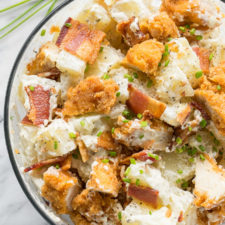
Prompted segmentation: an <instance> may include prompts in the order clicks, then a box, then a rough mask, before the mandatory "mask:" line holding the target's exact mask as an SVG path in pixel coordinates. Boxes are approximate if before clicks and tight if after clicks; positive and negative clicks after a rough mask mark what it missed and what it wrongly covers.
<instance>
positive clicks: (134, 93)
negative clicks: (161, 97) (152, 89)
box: [127, 84, 166, 119]
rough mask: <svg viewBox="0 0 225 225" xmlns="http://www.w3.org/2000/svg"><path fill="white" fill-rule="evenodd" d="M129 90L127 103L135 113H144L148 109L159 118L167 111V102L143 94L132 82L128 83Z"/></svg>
mask: <svg viewBox="0 0 225 225" xmlns="http://www.w3.org/2000/svg"><path fill="white" fill-rule="evenodd" d="M128 91H129V99H128V100H127V105H128V107H129V108H130V109H131V110H132V111H133V112H134V113H136V114H138V113H144V112H145V111H146V110H148V111H149V113H150V114H151V115H152V116H153V117H155V118H158V119H159V118H160V117H161V115H162V114H163V112H164V111H165V109H166V104H165V103H163V102H160V101H158V100H156V99H153V98H151V97H150V96H147V95H145V94H143V93H142V92H141V91H139V90H138V89H136V88H135V87H133V86H132V85H131V84H129V85H128Z"/></svg>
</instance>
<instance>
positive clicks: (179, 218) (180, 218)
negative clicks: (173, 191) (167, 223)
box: [178, 211, 184, 223]
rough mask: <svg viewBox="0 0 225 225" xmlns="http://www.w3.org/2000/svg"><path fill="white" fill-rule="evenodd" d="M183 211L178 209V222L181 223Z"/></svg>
mask: <svg viewBox="0 0 225 225" xmlns="http://www.w3.org/2000/svg"><path fill="white" fill-rule="evenodd" d="M183 214H184V213H183V211H180V215H179V217H178V222H179V223H181V222H182V221H183V220H184V215H183Z"/></svg>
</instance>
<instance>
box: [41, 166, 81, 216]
mask: <svg viewBox="0 0 225 225" xmlns="http://www.w3.org/2000/svg"><path fill="white" fill-rule="evenodd" d="M44 182H45V183H44V185H43V186H42V190H41V191H42V196H43V197H44V198H45V199H46V200H48V201H49V202H50V203H51V206H52V207H53V209H54V210H55V211H56V212H57V213H58V214H65V213H68V212H69V211H70V210H71V209H70V203H71V201H72V199H73V197H74V196H76V195H77V194H78V192H79V191H80V185H79V182H78V179H77V178H76V177H73V176H72V175H71V174H70V173H69V172H66V171H62V170H60V169H56V168H55V167H50V168H49V169H48V170H47V171H46V172H45V173H44Z"/></svg>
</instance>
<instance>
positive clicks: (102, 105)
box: [63, 77, 118, 116]
mask: <svg viewBox="0 0 225 225" xmlns="http://www.w3.org/2000/svg"><path fill="white" fill-rule="evenodd" d="M117 90H118V85H117V84H116V83H115V82H114V81H113V80H111V79H110V80H104V81H102V80H100V79H99V78H97V77H88V78H86V79H85V80H83V81H81V82H80V83H79V84H78V85H77V86H76V87H71V88H70V89H69V90H68V93H67V97H68V99H67V101H66V102H65V105H64V108H63V114H64V116H77V115H82V114H85V113H89V112H96V113H104V114H107V113H109V112H110V110H111V108H112V106H113V105H114V104H115V102H116V91H117Z"/></svg>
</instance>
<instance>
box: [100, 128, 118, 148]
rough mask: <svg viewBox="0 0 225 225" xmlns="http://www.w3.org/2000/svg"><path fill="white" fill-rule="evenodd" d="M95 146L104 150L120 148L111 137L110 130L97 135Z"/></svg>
mask: <svg viewBox="0 0 225 225" xmlns="http://www.w3.org/2000/svg"><path fill="white" fill-rule="evenodd" d="M97 146H98V147H100V148H104V149H106V150H118V149H119V148H120V146H119V145H118V144H117V143H116V142H115V140H114V139H113V138H112V134H111V132H103V133H102V134H101V136H100V137H98V143H97Z"/></svg>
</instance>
